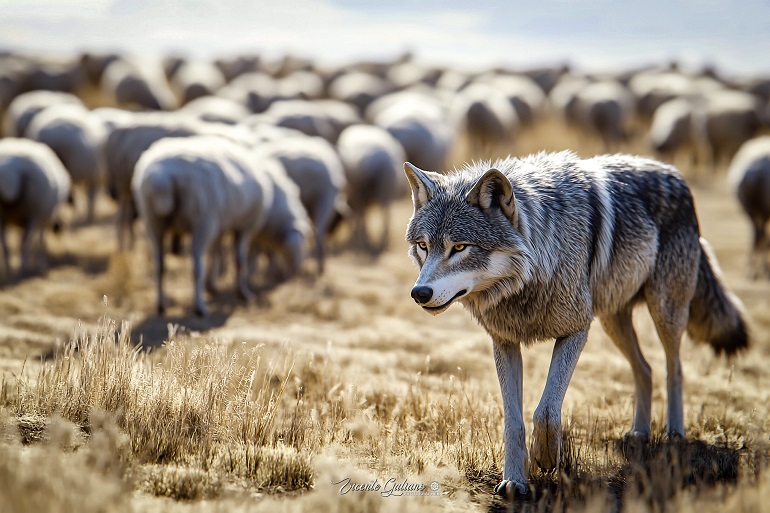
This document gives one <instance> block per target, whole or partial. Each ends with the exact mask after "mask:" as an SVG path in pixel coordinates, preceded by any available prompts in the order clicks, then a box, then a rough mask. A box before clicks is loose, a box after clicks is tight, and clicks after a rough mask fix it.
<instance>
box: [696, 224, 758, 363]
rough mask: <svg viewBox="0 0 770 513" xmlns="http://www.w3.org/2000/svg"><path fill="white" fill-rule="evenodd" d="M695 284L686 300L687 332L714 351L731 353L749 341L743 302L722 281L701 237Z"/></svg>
mask: <svg viewBox="0 0 770 513" xmlns="http://www.w3.org/2000/svg"><path fill="white" fill-rule="evenodd" d="M700 245H701V257H700V263H699V266H698V284H697V286H696V289H695V297H693V299H692V302H691V303H690V320H689V322H688V324H687V333H689V335H690V336H691V337H692V338H694V339H697V340H702V341H704V342H708V344H709V345H710V346H711V347H712V348H713V349H714V351H715V352H716V353H717V354H722V353H725V354H726V355H727V356H730V355H733V354H735V353H736V352H738V351H740V350H741V349H745V348H746V347H748V345H749V333H748V329H747V327H746V321H745V319H744V313H743V304H742V303H741V301H740V300H739V299H738V298H737V297H736V296H735V295H734V294H733V293H732V292H730V291H729V290H728V289H727V287H725V285H724V284H723V283H722V280H721V271H720V269H719V264H717V260H716V257H715V256H714V254H713V252H712V250H711V246H709V244H708V242H706V240H705V239H703V238H702V237H701V239H700Z"/></svg>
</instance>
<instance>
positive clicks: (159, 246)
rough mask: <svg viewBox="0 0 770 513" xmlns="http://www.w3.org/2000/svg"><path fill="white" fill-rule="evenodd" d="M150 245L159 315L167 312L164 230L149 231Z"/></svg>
mask: <svg viewBox="0 0 770 513" xmlns="http://www.w3.org/2000/svg"><path fill="white" fill-rule="evenodd" d="M147 232H148V235H149V237H148V238H149V240H150V245H151V246H152V253H153V259H154V260H155V290H156V292H157V303H156V310H157V312H158V315H163V314H164V313H165V312H166V295H165V294H164V292H163V272H164V270H165V269H164V257H165V255H164V250H163V249H164V248H163V230H158V232H157V233H151V231H150V230H148V231H147Z"/></svg>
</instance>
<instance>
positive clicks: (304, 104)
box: [263, 100, 339, 142]
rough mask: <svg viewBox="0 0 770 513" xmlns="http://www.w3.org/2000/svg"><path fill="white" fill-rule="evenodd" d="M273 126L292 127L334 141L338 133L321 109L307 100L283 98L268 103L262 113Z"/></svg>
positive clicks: (306, 133)
mask: <svg viewBox="0 0 770 513" xmlns="http://www.w3.org/2000/svg"><path fill="white" fill-rule="evenodd" d="M263 115H264V116H266V117H267V119H270V120H271V121H272V124H274V125H275V126H280V127H284V128H293V129H294V130H299V131H300V132H302V133H303V134H305V135H315V136H318V137H323V138H324V139H326V140H327V141H331V142H334V141H335V140H336V137H337V136H339V134H338V133H337V132H336V130H335V129H334V127H333V126H332V124H331V121H329V120H328V119H327V118H326V116H325V113H324V112H323V109H322V108H321V107H319V106H318V105H317V104H316V103H315V102H311V101H307V100H283V101H277V102H275V103H273V104H272V105H270V107H268V108H267V110H266V111H265V112H264V114H263Z"/></svg>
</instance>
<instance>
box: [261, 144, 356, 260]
mask: <svg viewBox="0 0 770 513" xmlns="http://www.w3.org/2000/svg"><path fill="white" fill-rule="evenodd" d="M259 151H261V152H263V153H264V154H266V155H268V156H269V157H273V158H276V159H278V160H279V161H280V162H281V164H282V165H283V167H284V169H285V170H286V174H287V175H288V176H289V178H291V180H292V181H293V182H294V183H296V184H297V186H298V187H299V192H300V200H301V201H302V205H303V206H304V208H305V210H306V211H307V213H308V215H309V216H310V220H311V221H312V222H313V231H314V235H315V257H316V260H317V262H318V274H322V273H323V270H324V246H325V240H326V233H327V232H328V231H329V229H330V227H331V224H332V221H333V220H334V216H335V213H340V212H341V213H345V212H346V210H347V208H348V207H347V203H346V202H345V199H344V191H345V188H346V186H347V180H346V178H345V171H344V169H343V167H342V162H341V161H340V158H339V156H338V155H337V152H336V151H335V149H334V147H333V146H332V145H331V144H330V143H329V142H327V141H326V140H324V139H322V138H320V137H306V136H304V135H300V136H299V137H285V136H284V137H282V138H278V139H276V140H273V141H271V142H266V143H264V144H262V145H261V146H260V147H259Z"/></svg>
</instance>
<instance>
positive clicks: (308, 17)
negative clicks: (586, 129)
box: [0, 0, 770, 74]
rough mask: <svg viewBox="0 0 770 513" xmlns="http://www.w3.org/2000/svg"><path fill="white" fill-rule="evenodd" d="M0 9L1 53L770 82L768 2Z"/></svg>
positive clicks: (23, 4)
mask: <svg viewBox="0 0 770 513" xmlns="http://www.w3.org/2000/svg"><path fill="white" fill-rule="evenodd" d="M471 4H473V5H471ZM0 13H1V14H0V48H22V49H31V50H58V51H71V50H78V49H83V48H93V49H124V50H128V51H131V52H134V53H138V54H159V53H162V52H168V51H177V52H184V53H187V54H189V55H197V56H201V57H208V56H212V55H223V54H226V53H230V52H236V51H249V50H251V51H261V52H265V53H268V54H282V53H284V52H295V53H298V54H301V55H304V56H308V57H321V58H326V59H329V60H334V61H341V60H347V59H351V58H364V57H374V58H377V57H386V56H389V55H392V54H394V53H398V52H402V51H404V50H406V49H411V50H413V51H414V52H415V53H416V55H417V57H418V58H419V59H421V60H423V61H427V62H437V63H442V64H457V65H460V66H465V67H483V66H489V65H494V64H511V65H522V66H524V65H537V64H550V63H556V62H563V61H569V62H571V63H573V64H576V65H578V66H579V67H582V68H586V69H612V68H614V67H617V66H633V65H640V64H647V63H652V62H661V61H663V60H668V59H671V58H676V59H679V60H682V61H684V62H685V63H686V64H690V65H700V64H703V63H713V64H715V65H717V67H719V68H720V69H724V70H726V71H728V72H737V73H759V72H762V73H766V74H770V55H769V54H770V0H743V1H739V0H647V1H642V2H635V1H625V2H622V1H614V0H541V1H538V2H521V1H518V2H517V1H513V2H511V1H508V2H505V1H494V0H480V1H477V2H473V3H471V2H468V1H462V2H461V1H457V0H448V1H440V0H426V1H417V0H389V1H387V2H386V1H354V0H281V1H275V0H269V1H262V0H256V1H248V0H233V1H222V0H0Z"/></svg>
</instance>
